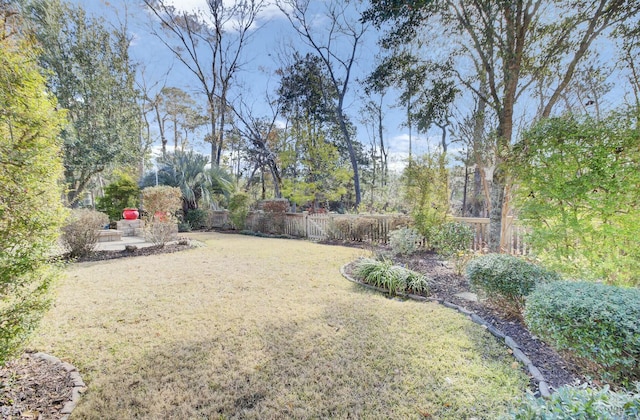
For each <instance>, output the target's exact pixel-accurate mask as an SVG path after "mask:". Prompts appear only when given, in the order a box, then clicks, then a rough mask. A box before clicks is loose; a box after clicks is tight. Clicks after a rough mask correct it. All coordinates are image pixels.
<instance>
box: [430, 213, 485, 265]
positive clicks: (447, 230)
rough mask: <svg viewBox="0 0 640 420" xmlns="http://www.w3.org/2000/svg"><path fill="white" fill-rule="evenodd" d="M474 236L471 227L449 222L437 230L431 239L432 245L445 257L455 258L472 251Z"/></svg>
mask: <svg viewBox="0 0 640 420" xmlns="http://www.w3.org/2000/svg"><path fill="white" fill-rule="evenodd" d="M474 236H475V234H474V231H473V228H471V226H469V225H467V224H464V223H458V222H447V223H443V224H442V225H440V226H438V228H437V229H436V230H435V232H434V234H433V236H432V238H431V245H432V246H433V247H434V248H435V250H436V252H437V253H438V254H440V255H442V256H443V257H446V258H455V257H456V256H457V255H459V253H461V252H463V253H464V252H465V251H468V250H470V249H471V244H472V243H473V237H474Z"/></svg>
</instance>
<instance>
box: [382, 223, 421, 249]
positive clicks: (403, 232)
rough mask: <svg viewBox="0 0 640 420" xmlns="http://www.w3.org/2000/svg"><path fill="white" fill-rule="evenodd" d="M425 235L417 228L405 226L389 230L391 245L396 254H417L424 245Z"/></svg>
mask: <svg viewBox="0 0 640 420" xmlns="http://www.w3.org/2000/svg"><path fill="white" fill-rule="evenodd" d="M423 241H424V236H422V235H421V234H420V232H418V230H417V229H414V228H411V227H403V228H400V229H396V230H394V231H391V232H389V245H390V246H391V252H392V253H393V254H394V255H411V254H415V253H416V252H418V251H419V250H420V248H421V247H422V243H423Z"/></svg>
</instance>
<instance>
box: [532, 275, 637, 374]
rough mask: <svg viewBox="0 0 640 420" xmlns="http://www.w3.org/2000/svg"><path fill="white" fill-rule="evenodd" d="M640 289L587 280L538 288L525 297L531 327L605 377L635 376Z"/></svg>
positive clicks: (556, 283)
mask: <svg viewBox="0 0 640 420" xmlns="http://www.w3.org/2000/svg"><path fill="white" fill-rule="evenodd" d="M639 319H640V290H638V289H636V288H624V287H616V286H608V285H604V284H598V283H587V282H564V281H562V282H554V283H550V284H546V285H541V286H539V287H538V288H537V289H536V290H535V291H534V292H533V293H532V294H531V295H529V297H528V299H527V304H526V309H525V320H526V322H527V325H528V326H529V328H530V329H531V331H532V332H533V333H534V334H536V335H538V336H539V337H541V338H542V339H544V340H546V341H548V342H549V343H552V344H553V346H554V347H555V348H556V349H558V350H566V351H569V352H571V353H572V354H574V355H575V356H577V357H578V358H579V359H581V360H582V362H583V363H584V364H585V365H586V366H587V367H588V366H592V365H593V364H594V363H595V364H596V365H597V366H596V367H595V370H596V372H597V373H598V374H599V375H600V376H601V377H602V378H603V379H604V380H607V381H616V382H621V383H627V382H629V381H633V380H636V381H637V380H640V324H639V323H638V320H639Z"/></svg>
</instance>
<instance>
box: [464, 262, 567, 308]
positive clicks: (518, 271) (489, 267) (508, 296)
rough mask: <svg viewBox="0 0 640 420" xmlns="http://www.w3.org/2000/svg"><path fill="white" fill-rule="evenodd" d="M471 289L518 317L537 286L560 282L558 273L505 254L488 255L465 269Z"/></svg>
mask: <svg viewBox="0 0 640 420" xmlns="http://www.w3.org/2000/svg"><path fill="white" fill-rule="evenodd" d="M467 278H468V279H469V283H471V287H472V288H473V289H475V290H476V291H479V292H482V293H484V294H485V295H486V297H487V298H488V299H489V300H490V301H491V302H492V303H493V304H495V305H496V306H499V307H501V308H502V309H503V310H505V311H506V312H507V313H509V314H510V315H512V316H516V317H520V316H521V314H522V310H523V309H524V304H525V298H526V297H527V295H529V293H531V292H532V291H533V290H534V289H535V287H536V286H537V285H538V284H540V283H546V282H550V281H555V280H559V279H560V277H559V276H558V274H556V273H554V272H552V271H549V270H546V269H544V268H542V267H540V266H537V265H535V264H532V263H530V262H528V261H525V260H524V259H522V258H518V257H515V256H513V255H507V254H488V255H484V256H482V257H479V258H476V259H474V260H472V261H471V262H470V263H469V264H468V266H467Z"/></svg>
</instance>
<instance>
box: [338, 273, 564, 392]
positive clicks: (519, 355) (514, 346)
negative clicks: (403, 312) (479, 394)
mask: <svg viewBox="0 0 640 420" xmlns="http://www.w3.org/2000/svg"><path fill="white" fill-rule="evenodd" d="M349 264H351V263H347V264H345V265H343V266H342V267H340V274H342V277H344V278H346V279H347V280H349V281H351V282H353V283H355V284H357V285H360V286H363V287H365V288H368V289H371V290H375V291H377V292H382V293H388V291H387V290H386V289H381V288H379V287H375V286H372V285H370V284H366V283H362V282H360V281H358V280H356V279H354V278H353V277H351V276H350V275H348V274H347V272H346V270H345V268H346V267H347V265H349ZM398 296H401V297H406V298H408V299H412V300H416V301H419V302H435V303H439V304H441V305H443V306H446V307H447V308H450V309H454V310H456V311H458V312H460V313H461V314H463V315H466V316H467V317H469V319H471V321H473V322H474V323H476V324H478V325H480V326H481V327H483V328H486V329H487V330H488V331H489V332H490V333H491V334H493V335H494V336H495V337H496V338H498V339H500V340H504V344H505V345H506V346H507V347H509V348H510V349H511V351H512V354H513V357H515V358H516V360H517V361H519V362H521V363H522V364H524V365H525V366H526V367H527V370H528V371H529V374H530V375H531V376H532V377H533V379H535V381H536V382H537V383H538V391H539V393H540V396H541V397H544V398H549V397H550V396H551V389H550V388H549V383H548V382H547V381H546V380H545V378H544V376H543V375H542V372H540V369H538V368H537V367H536V366H535V365H534V364H533V363H532V362H531V360H530V359H529V358H528V357H527V355H526V354H524V352H523V351H522V350H521V349H520V345H519V344H518V343H516V342H515V341H514V340H513V339H512V338H511V337H509V336H508V335H506V334H505V333H503V332H502V331H500V330H499V329H497V328H496V327H494V326H493V325H491V324H489V323H488V322H487V321H485V320H484V319H482V318H480V317H479V316H478V315H476V314H475V313H474V312H472V311H470V310H468V309H467V308H465V307H463V306H459V305H456V304H454V303H451V302H448V301H446V300H444V299H435V298H429V297H425V296H420V295H414V294H411V293H409V294H404V293H398Z"/></svg>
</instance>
